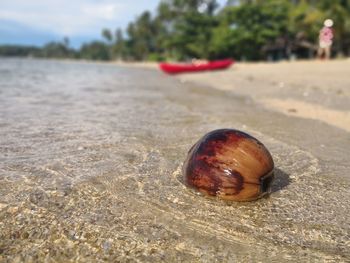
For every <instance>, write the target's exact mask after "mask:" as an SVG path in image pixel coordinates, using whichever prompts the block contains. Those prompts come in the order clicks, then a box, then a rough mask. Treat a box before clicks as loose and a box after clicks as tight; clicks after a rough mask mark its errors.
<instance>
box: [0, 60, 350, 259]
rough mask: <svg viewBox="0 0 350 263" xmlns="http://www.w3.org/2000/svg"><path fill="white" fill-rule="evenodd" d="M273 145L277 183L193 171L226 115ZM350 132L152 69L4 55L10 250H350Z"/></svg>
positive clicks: (1, 181)
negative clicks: (249, 198) (220, 192)
mask: <svg viewBox="0 0 350 263" xmlns="http://www.w3.org/2000/svg"><path fill="white" fill-rule="evenodd" d="M228 127H232V128H237V129H242V130H245V131H247V132H249V133H251V134H252V135H254V136H255V137H257V138H258V139H259V140H261V141H262V142H263V143H264V144H265V145H266V146H267V147H268V148H269V149H270V151H271V153H272V155H273V158H274V160H275V164H276V167H277V176H276V181H275V182H274V184H273V193H272V194H271V196H270V197H269V198H264V199H261V200H259V201H256V202H250V203H225V202H222V201H218V200H215V199H208V198H205V197H203V196H200V195H197V194H196V193H194V192H193V191H191V190H189V189H187V188H186V187H185V186H184V185H183V184H182V178H181V173H180V170H181V165H182V162H183V160H184V159H185V157H186V153H187V151H188V149H189V148H190V147H191V146H192V144H193V143H195V142H196V140H197V139H198V138H199V137H201V136H202V135H203V134H205V133H206V132H208V131H210V130H213V129H217V128H228ZM349 145H350V141H349V135H348V133H346V132H344V131H341V130H338V129H335V128H333V127H331V126H327V125H325V124H322V123H319V122H316V121H310V120H305V119H297V118H290V117H285V116H283V115H279V114H277V113H273V112H268V111H266V110H263V109H262V108H260V107H259V106H258V105H255V104H254V102H253V100H251V99H250V98H249V97H237V96H234V95H233V94H230V93H228V92H226V93H225V92H222V91H216V90H214V89H211V88H209V87H203V86H198V85H196V84H189V83H188V84H184V83H181V82H180V81H178V80H177V79H175V78H172V77H168V76H165V75H163V74H161V73H160V72H157V71H154V70H147V69H134V68H122V67H117V66H114V65H102V64H87V63H85V64H84V63H68V62H54V61H38V60H19V59H12V60H7V59H1V60H0V196H1V200H0V222H2V223H0V260H1V259H12V260H13V259H18V260H22V261H23V260H24V261H30V260H32V261H37V260H39V261H43V260H45V259H48V260H49V261H50V260H52V261H54V260H58V261H67V260H68V259H71V260H76V261H82V262H86V261H89V260H93V261H103V260H110V261H121V262H123V261H172V262H173V261H187V262H193V261H194V262H198V261H199V262H236V261H244V262H247V261H257V260H260V261H266V262H271V261H299V262H300V260H303V261H311V262H319V261H322V260H323V261H325V260H330V261H331V260H334V261H347V260H349V259H350V255H349V251H350V249H349V240H350V227H349V217H348V215H347V213H348V211H349V209H350V205H349V204H350V203H349V202H350V201H349V200H350V190H349V189H350V188H349V175H348V171H349V161H350V160H349V156H350V147H349Z"/></svg>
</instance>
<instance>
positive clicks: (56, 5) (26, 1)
mask: <svg viewBox="0 0 350 263" xmlns="http://www.w3.org/2000/svg"><path fill="white" fill-rule="evenodd" d="M159 1H160V0H0V21H8V22H9V25H7V27H9V26H10V27H11V25H12V23H15V24H20V25H22V26H24V27H23V28H30V29H33V30H35V31H40V32H46V33H48V34H50V35H52V34H54V35H57V36H69V37H91V38H96V37H97V36H99V35H100V32H101V29H102V28H110V29H112V30H114V29H116V28H117V27H121V28H125V27H126V26H127V24H128V22H130V21H132V20H134V19H135V17H136V16H137V15H139V14H140V13H141V12H143V11H145V10H150V11H154V10H155V9H156V6H157V5H158V3H159ZM219 2H221V3H223V2H225V0H219ZM2 26H4V25H2ZM7 31H8V30H7Z"/></svg>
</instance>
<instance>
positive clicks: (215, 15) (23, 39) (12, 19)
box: [0, 0, 350, 61]
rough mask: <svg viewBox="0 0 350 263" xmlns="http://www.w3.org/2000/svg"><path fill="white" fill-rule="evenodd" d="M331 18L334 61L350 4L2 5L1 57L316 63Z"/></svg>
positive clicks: (343, 41)
mask: <svg viewBox="0 0 350 263" xmlns="http://www.w3.org/2000/svg"><path fill="white" fill-rule="evenodd" d="M326 19H332V21H333V23H334V24H333V28H332V30H333V34H334V38H333V45H332V47H331V57H347V56H349V55H350V1H349V0H319V1H314V0H308V1H307V0H268V1H259V0H241V1H239V0H229V1H225V0H220V1H216V0H190V1H189V0H186V1H185V0H163V1H157V0H152V1H145V0H143V1H118V0H114V1H113V0H103V1H94V0H79V1H74V2H72V1H67V0H63V1H55V0H50V1H43V0H34V1H24V0H11V1H9V0H2V1H1V3H0V56H23V57H47V58H79V59H92V60H128V61H141V60H142V61H145V60H148V61H149V60H150V61H162V60H186V59H190V58H201V59H219V58H228V57H230V58H235V59H236V60H243V61H257V60H273V61H275V60H281V59H312V58H315V57H316V56H317V49H318V48H319V32H320V30H321V28H322V27H323V23H324V21H325V20H326Z"/></svg>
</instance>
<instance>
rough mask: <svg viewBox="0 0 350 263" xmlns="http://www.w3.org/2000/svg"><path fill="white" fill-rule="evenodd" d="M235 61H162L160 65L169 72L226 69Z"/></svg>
mask: <svg viewBox="0 0 350 263" xmlns="http://www.w3.org/2000/svg"><path fill="white" fill-rule="evenodd" d="M233 63H234V61H233V60H232V59H224V60H214V61H209V62H205V63H188V64H185V63H160V64H159V67H160V68H161V69H162V70H163V71H164V72H166V73H168V74H177V73H185V72H201V71H207V70H219V69H225V68H228V67H229V66H231V65H232V64H233Z"/></svg>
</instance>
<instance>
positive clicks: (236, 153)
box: [183, 129, 274, 201]
mask: <svg viewBox="0 0 350 263" xmlns="http://www.w3.org/2000/svg"><path fill="white" fill-rule="evenodd" d="M183 175H184V180H185V183H186V185H188V186H190V187H192V188H194V189H196V190H198V191H200V192H201V193H203V194H205V195H209V196H217V197H219V198H221V199H224V200H232V201H251V200H255V199H258V198H260V197H262V196H264V195H266V194H267V193H269V192H270V187H271V183H272V181H273V178H274V162H273V159H272V156H271V154H270V153H269V151H268V150H267V149H266V147H265V146H264V145H263V144H262V143H261V142H259V141H258V140H257V139H255V138H254V137H252V136H250V135H249V134H247V133H244V132H242V131H238V130H233V129H221V130H215V131H212V132H209V133H208V134H206V135H204V136H203V137H202V138H201V139H200V140H199V141H198V142H197V143H196V144H195V145H193V147H192V148H191V149H190V151H189V152H188V156H187V159H186V161H185V162H184V165H183Z"/></svg>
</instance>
